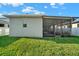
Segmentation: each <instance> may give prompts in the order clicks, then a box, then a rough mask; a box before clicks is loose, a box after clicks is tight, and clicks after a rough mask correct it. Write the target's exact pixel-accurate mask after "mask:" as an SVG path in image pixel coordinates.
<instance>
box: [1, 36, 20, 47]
mask: <svg viewBox="0 0 79 59" xmlns="http://www.w3.org/2000/svg"><path fill="white" fill-rule="evenodd" d="M18 39H19V38H17V37H9V36H0V47H5V46H7V45H9V44H11V43H13V42H15V41H17V40H18Z"/></svg>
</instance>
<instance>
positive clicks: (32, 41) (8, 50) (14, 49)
mask: <svg viewBox="0 0 79 59" xmlns="http://www.w3.org/2000/svg"><path fill="white" fill-rule="evenodd" d="M0 55H1V56H42V55H43V56H72V55H74V56H76V55H78V56H79V37H50V38H16V37H9V36H1V37H0Z"/></svg>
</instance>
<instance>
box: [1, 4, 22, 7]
mask: <svg viewBox="0 0 79 59" xmlns="http://www.w3.org/2000/svg"><path fill="white" fill-rule="evenodd" d="M1 5H4V6H6V5H11V6H13V7H18V6H21V5H23V3H1Z"/></svg>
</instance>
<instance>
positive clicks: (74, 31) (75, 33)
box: [72, 23, 79, 36]
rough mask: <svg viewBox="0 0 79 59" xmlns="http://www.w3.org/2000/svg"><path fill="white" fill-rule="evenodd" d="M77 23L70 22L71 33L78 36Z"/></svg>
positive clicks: (78, 28)
mask: <svg viewBox="0 0 79 59" xmlns="http://www.w3.org/2000/svg"><path fill="white" fill-rule="evenodd" d="M77 24H78V23H75V24H72V35H75V36H79V27H77Z"/></svg>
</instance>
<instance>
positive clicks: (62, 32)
mask: <svg viewBox="0 0 79 59" xmlns="http://www.w3.org/2000/svg"><path fill="white" fill-rule="evenodd" d="M62 25H63V24H62V21H61V23H60V27H61V33H60V35H61V36H62V34H63V29H62Z"/></svg>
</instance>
